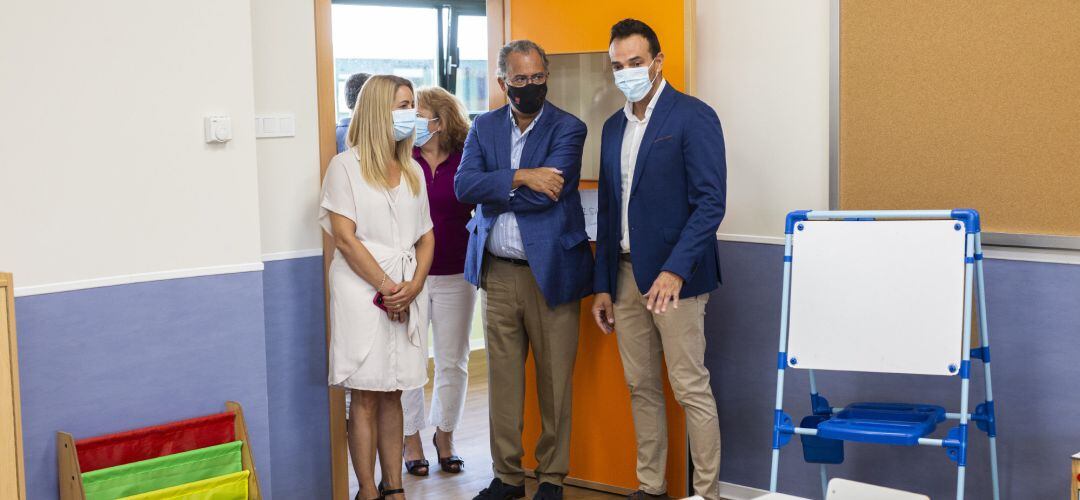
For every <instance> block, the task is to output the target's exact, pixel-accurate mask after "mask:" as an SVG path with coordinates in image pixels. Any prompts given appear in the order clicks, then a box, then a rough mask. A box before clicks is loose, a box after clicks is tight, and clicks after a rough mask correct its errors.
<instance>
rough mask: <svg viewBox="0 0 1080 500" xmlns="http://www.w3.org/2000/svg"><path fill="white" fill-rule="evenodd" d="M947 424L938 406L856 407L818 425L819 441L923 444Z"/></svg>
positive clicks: (904, 404)
mask: <svg viewBox="0 0 1080 500" xmlns="http://www.w3.org/2000/svg"><path fill="white" fill-rule="evenodd" d="M944 420H945V409H944V408H942V407H940V406H934V405H921V404H906V403H854V404H851V405H848V406H847V407H846V408H844V409H843V410H842V411H840V412H839V413H837V414H836V415H834V416H833V417H832V418H830V419H828V420H826V421H824V422H821V423H819V424H818V426H817V429H818V437H822V438H826V439H840V440H843V441H857V442H863V443H882V444H899V445H912V446H913V445H916V444H919V438H921V437H926V436H929V435H930V434H932V433H933V432H934V429H936V428H937V424H938V423H940V422H943V421H944Z"/></svg>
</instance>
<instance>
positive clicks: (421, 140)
mask: <svg viewBox="0 0 1080 500" xmlns="http://www.w3.org/2000/svg"><path fill="white" fill-rule="evenodd" d="M435 120H438V118H424V117H422V116H417V117H416V142H415V143H414V145H415V146H416V147H418V148H419V147H423V146H424V144H427V142H428V141H429V140H431V137H432V136H433V135H435V134H437V133H439V131H438V130H436V131H435V132H432V131H430V130H428V124H430V123H431V122H433V121H435Z"/></svg>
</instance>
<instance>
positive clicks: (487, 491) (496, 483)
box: [473, 478, 525, 500]
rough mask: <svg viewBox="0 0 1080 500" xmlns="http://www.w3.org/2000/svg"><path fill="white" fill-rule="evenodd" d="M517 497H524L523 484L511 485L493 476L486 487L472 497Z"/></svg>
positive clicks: (503, 499) (510, 499)
mask: <svg viewBox="0 0 1080 500" xmlns="http://www.w3.org/2000/svg"><path fill="white" fill-rule="evenodd" d="M518 498H525V485H521V486H511V485H509V484H506V483H504V482H502V480H501V479H499V478H495V479H492V480H491V484H490V485H488V487H487V488H484V489H482V490H480V494H479V495H476V496H475V497H473V500H517V499H518Z"/></svg>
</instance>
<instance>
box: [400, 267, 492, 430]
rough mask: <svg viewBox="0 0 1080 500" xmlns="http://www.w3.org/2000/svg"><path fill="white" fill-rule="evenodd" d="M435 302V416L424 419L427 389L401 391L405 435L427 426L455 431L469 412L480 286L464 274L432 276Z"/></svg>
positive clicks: (430, 285) (431, 291)
mask: <svg viewBox="0 0 1080 500" xmlns="http://www.w3.org/2000/svg"><path fill="white" fill-rule="evenodd" d="M424 286H425V288H427V291H428V300H429V301H431V303H430V307H429V311H430V312H429V316H430V317H431V336H432V345H433V346H434V349H435V377H434V379H435V380H434V382H433V384H432V386H433V390H432V396H431V415H430V416H429V417H428V420H427V422H425V421H424V389H423V388H422V387H421V388H419V389H413V390H410V391H405V392H403V393H402V394H401V407H402V410H403V412H404V414H405V415H404V417H405V435H406V436H411V435H413V434H416V433H417V432H419V431H420V429H423V428H425V427H427V426H428V425H429V424H430V425H434V426H437V427H438V428H439V429H442V430H443V431H445V432H451V431H453V430H454V429H455V428H456V427H457V425H458V422H460V421H461V415H462V413H464V411H465V393H466V391H467V390H468V385H469V332H470V330H471V329H472V318H473V310H474V307H475V305H476V287H474V286H472V285H471V284H469V282H468V281H465V275H464V274H454V275H449V276H428V278H427V281H426V282H425V285H424Z"/></svg>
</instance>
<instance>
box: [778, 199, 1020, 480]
mask: <svg viewBox="0 0 1080 500" xmlns="http://www.w3.org/2000/svg"><path fill="white" fill-rule="evenodd" d="M949 219H951V220H956V221H958V224H957V227H958V228H960V227H961V226H960V223H962V224H963V227H964V228H966V235H965V245H964V267H965V270H964V271H965V272H964V276H965V278H964V280H965V284H964V327H963V328H964V332H963V344H961V345H963V346H964V348H963V349H962V355H961V362H960V367H959V370H958V374H959V375H960V378H961V383H960V411H959V413H946V414H945V418H947V419H950V420H959V425H958V426H957V427H954V428H953V429H951V430H950V431H949V433H948V435H947V436H946V437H945V439H931V438H925V437H920V438H919V439H918V444H919V445H923V446H936V447H940V448H945V450H946V453H947V455H948V457H949V458H950V459H951V460H953V461H955V462H956V465H957V474H956V498H957V499H958V500H962V499H963V498H964V484H965V483H964V474H965V470H966V468H967V449H968V442H967V430H968V422H970V421H974V422H975V425H976V426H977V427H978V428H979V429H980V430H982V431H984V432H986V434H987V436H988V437H989V440H990V471H991V477H992V481H993V492H994V500H1000V498H1001V496H1000V489H999V486H998V464H997V443H996V437H997V426H996V423H997V422H996V418H995V413H994V398H993V391H992V389H991V384H990V337H989V328H988V324H987V319H986V289H985V280H984V278H983V251H982V236H981V235H982V233H981V230H980V223H979V213H978V212H977V211H975V210H972V209H957V210H909V211H899V210H898V211H892V210H881V211H844V210H829V211H819V210H796V211H794V212H791V213H789V214H788V215H787V222H786V224H785V226H784V236H785V237H784V286H783V292H782V293H783V296H782V300H781V306H780V348H779V352H778V355H777V373H776V406H775V410H774V415H773V440H772V470H771V471H770V475H769V491H773V492H775V491H776V486H777V479H778V477H777V476H778V471H779V466H780V448H782V447H783V446H784V445H786V444H788V443H789V442H790V441H791V439H792V437H793V436H794V435H795V434H799V435H802V436H817V435H818V429H816V428H804V427H798V426H795V425H793V423H792V420H791V417H790V416H788V415H787V414H786V413H784V408H783V402H784V371H785V369H786V368H787V361H788V360H787V341H788V321H789V317H790V307H789V306H790V299H791V265H792V262H791V255H792V252H791V249H792V248H791V247H792V235H793V234H794V232H795V231H797V230H801V229H802V228H801V227H800V222H803V221H807V220H864V221H874V220H949ZM976 297H977V300H978V308H979V309H978V315H979V334H980V338H981V343H980V347H978V348H975V349H970V350H969V349H968V347H969V346H970V345H971V334H972V332H971V314H972V313H971V310H972V308H971V306H972V300H973V299H975V298H976ZM971 358H975V359H978V360H981V361H982V362H983V373H984V374H985V376H984V378H985V384H986V401H984V402H983V403H982V404H979V405H978V406H976V408H975V413H969V412H968V396H969V384H970V375H971ZM809 372H810V404H811V410H812V416H819V417H822V418H829V417H831V416H832V415H834V414H836V413H839V412H840V411H842V410H844V408H833V407H831V406H830V405H829V402H828V401H827V400H826V399H825V398H824V397H822V396H821V395H820V394H819V393H818V390H817V384H816V381H815V379H814V371H813V370H809ZM860 441H863V442H875V441H874V438H873V437H867V438H865V439H860ZM876 442H881V443H886V444H890V443H889V442H887V441H876ZM891 444H896V443H891ZM827 483H828V474H827V471H826V470H825V464H824V463H822V464H821V489H822V495H823V496H824V495H825V493H826V490H827V486H826V485H827Z"/></svg>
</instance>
